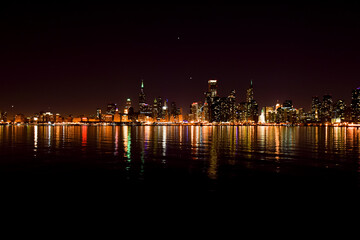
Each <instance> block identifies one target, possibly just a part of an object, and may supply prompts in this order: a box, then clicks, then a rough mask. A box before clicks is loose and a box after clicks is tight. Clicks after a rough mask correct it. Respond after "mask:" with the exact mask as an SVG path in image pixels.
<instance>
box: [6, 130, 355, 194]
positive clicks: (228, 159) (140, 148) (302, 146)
mask: <svg viewBox="0 0 360 240" xmlns="http://www.w3.org/2000/svg"><path fill="white" fill-rule="evenodd" d="M359 146H360V129H357V128H350V127H349V128H344V127H279V126H135V127H131V126H1V127H0V159H1V160H0V167H1V168H0V172H1V174H2V176H5V178H6V179H12V180H14V179H27V180H31V179H34V178H37V179H39V176H41V181H45V182H46V181H48V180H49V179H57V183H58V184H61V183H62V182H67V183H69V181H70V182H71V181H73V180H74V179H76V180H79V179H83V181H84V183H87V182H91V183H92V184H94V183H96V182H98V183H100V182H101V183H102V184H103V185H104V184H108V185H109V186H110V185H111V186H112V187H113V186H114V182H116V183H118V184H119V186H120V185H121V186H125V187H128V186H131V188H133V187H134V188H141V189H143V188H147V189H151V188H155V189H161V191H191V192H199V191H200V192H222V191H225V192H226V191H227V192H238V191H239V192H241V191H242V190H244V189H260V190H264V189H281V190H287V189H302V190H304V189H312V190H316V191H318V190H319V191H321V190H326V191H342V190H347V191H355V192H356V191H358V190H359V173H358V172H359V159H360V158H359V157H360V150H359ZM69 179H71V180H69ZM105 179H106V180H105ZM39 181H40V180H39ZM41 181H40V182H41ZM77 182H78V181H77ZM110 183H111V184H110Z"/></svg>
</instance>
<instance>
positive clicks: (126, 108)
mask: <svg viewBox="0 0 360 240" xmlns="http://www.w3.org/2000/svg"><path fill="white" fill-rule="evenodd" d="M130 108H131V99H130V98H128V99H126V103H125V109H124V114H129V109H130Z"/></svg>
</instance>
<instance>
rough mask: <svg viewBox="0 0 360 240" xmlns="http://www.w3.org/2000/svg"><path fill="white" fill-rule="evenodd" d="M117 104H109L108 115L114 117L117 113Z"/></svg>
mask: <svg viewBox="0 0 360 240" xmlns="http://www.w3.org/2000/svg"><path fill="white" fill-rule="evenodd" d="M116 108H117V107H116V104H115V103H109V104H108V105H107V109H106V114H111V115H114V114H115V111H116Z"/></svg>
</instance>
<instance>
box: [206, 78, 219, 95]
mask: <svg viewBox="0 0 360 240" xmlns="http://www.w3.org/2000/svg"><path fill="white" fill-rule="evenodd" d="M208 87H209V89H208V91H209V93H210V96H211V97H212V98H214V97H216V96H217V95H218V94H217V80H209V81H208Z"/></svg>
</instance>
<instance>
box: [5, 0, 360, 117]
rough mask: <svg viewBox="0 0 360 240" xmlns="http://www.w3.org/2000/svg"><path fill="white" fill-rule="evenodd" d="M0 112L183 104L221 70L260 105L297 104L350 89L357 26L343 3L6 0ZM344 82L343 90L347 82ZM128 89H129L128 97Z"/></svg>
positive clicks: (227, 83) (225, 81)
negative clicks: (142, 92) (142, 101)
mask: <svg viewBox="0 0 360 240" xmlns="http://www.w3.org/2000/svg"><path fill="white" fill-rule="evenodd" d="M0 11H1V13H2V14H1V15H0V18H1V27H2V30H3V38H2V39H1V40H0V43H1V46H3V51H2V55H3V58H2V64H1V69H0V70H1V71H0V77H1V79H2V83H3V86H4V88H3V91H2V94H1V95H0V109H1V110H3V111H9V109H10V108H11V106H15V111H16V112H19V113H20V112H22V113H25V114H33V113H34V112H38V111H40V110H44V111H47V110H48V109H49V107H50V110H51V111H54V112H62V113H69V114H70V113H72V114H91V113H93V111H94V110H93V109H96V108H98V107H102V106H105V105H106V104H107V103H109V102H116V103H118V104H120V106H121V105H122V104H125V100H124V99H127V98H130V99H132V100H133V101H134V103H135V102H136V101H137V100H138V96H137V95H138V87H139V82H140V81H141V79H143V80H144V81H145V83H146V88H147V89H148V91H147V95H148V97H149V99H154V98H156V97H158V96H162V97H168V98H169V100H170V101H175V102H176V103H177V104H178V106H181V107H182V108H183V109H185V110H186V109H187V108H188V106H189V104H191V102H193V101H198V100H201V99H202V95H201V94H199V91H203V89H204V82H205V81H207V80H208V79H218V80H219V81H220V82H221V86H219V89H218V91H219V95H221V96H226V95H227V94H228V93H229V92H230V91H231V90H232V89H235V90H236V92H237V93H239V95H238V97H237V101H245V91H246V89H247V87H248V82H249V81H250V80H253V81H254V84H255V86H256V89H257V90H256V94H255V96H256V99H257V102H258V104H259V106H260V107H261V106H271V105H274V104H275V103H276V101H277V100H279V102H283V101H285V100H287V99H292V101H293V103H294V105H296V106H299V107H300V106H301V107H303V108H304V109H306V110H309V109H310V107H311V98H312V97H313V96H315V95H317V96H319V97H322V96H323V95H326V94H331V95H332V96H333V99H344V100H345V102H346V104H350V100H351V97H350V96H351V89H355V88H357V87H358V86H359V85H360V84H358V70H357V66H358V65H359V59H358V58H357V56H358V55H359V50H360V49H359V46H358V42H359V40H360V36H359V33H358V31H357V26H358V24H359V23H360V20H359V16H358V14H357V7H356V5H349V4H330V3H328V4H327V5H323V4H322V5H320V4H318V5H317V4H311V5H306V4H302V5H300V4H298V5H290V4H273V5H270V4H268V5H261V4H220V3H218V4H213V3H208V4H203V5H200V4H199V5H196V4H178V5H173V4H170V5H167V4H162V5H156V4H155V5H154V4H149V5H146V4H145V5H141V4H138V5H137V4H110V3H108V4H95V3H87V4H83V3H72V4H66V3H60V2H56V1H55V2H52V3H46V4H38V3H21V2H16V3H6V4H4V6H3V8H2V9H1V10H0ZM349 89H350V91H349ZM129 93H130V94H129Z"/></svg>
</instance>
